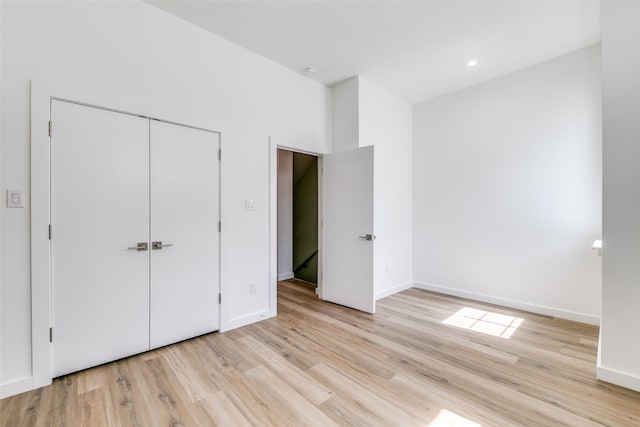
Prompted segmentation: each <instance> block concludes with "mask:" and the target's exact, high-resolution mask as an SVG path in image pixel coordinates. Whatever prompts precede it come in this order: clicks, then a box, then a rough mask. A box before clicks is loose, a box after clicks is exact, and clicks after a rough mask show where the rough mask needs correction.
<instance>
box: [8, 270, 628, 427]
mask: <svg viewBox="0 0 640 427" xmlns="http://www.w3.org/2000/svg"><path fill="white" fill-rule="evenodd" d="M519 319H520V320H519ZM520 322H521V323H520ZM516 326H517V328H516ZM492 334H493V335H492ZM496 335H498V336H496ZM500 335H502V336H500ZM509 335H510V337H509ZM507 337H508V338H507ZM597 340H598V328H596V327H593V326H589V325H584V324H579V323H574V322H569V321H564V320H559V319H553V318H550V317H545V316H539V315H534V314H530V313H526V312H521V311H517V310H510V309H505V308H501V307H497V306H492V305H488V304H482V303H477V302H473V301H469V300H464V299H459V298H454V297H449V296H444V295H441V294H436V293H431V292H427V291H421V290H416V289H411V290H408V291H404V292H401V293H399V294H396V295H393V296H391V297H388V298H385V299H383V300H380V301H379V302H378V311H377V314H375V315H369V314H365V313H361V312H357V311H354V310H350V309H348V308H345V307H341V306H338V305H334V304H329V303H325V302H322V301H319V300H317V299H316V297H315V295H314V293H313V290H312V288H310V287H309V286H306V285H304V284H300V283H295V282H292V281H287V282H281V283H279V293H278V317H277V318H274V319H269V320H266V321H263V322H260V323H257V324H253V325H250V326H246V327H243V328H240V329H236V330H234V331H230V332H228V333H225V334H219V333H214V334H209V335H206V336H202V337H199V338H196V339H193V340H189V341H185V342H182V343H179V344H176V345H172V346H168V347H165V348H162V349H158V350H155V351H152V352H149V353H145V354H141V355H138V356H135V357H131V358H128V359H124V360H121V361H117V362H114V363H110V364H107V365H103V366H99V367H97V368H93V369H89V370H86V371H83V372H79V373H76V374H71V375H67V376H64V377H62V378H59V379H56V380H54V382H53V384H52V385H51V386H48V387H44V388H42V389H39V390H34V391H31V392H28V393H24V394H21V395H18V396H13V397H10V398H7V399H4V400H1V401H0V425H1V426H7V427H9V426H10V427H23V426H24V427H26V426H29V427H30V426H92V427H93V426H154V427H156V426H172V427H176V426H215V425H220V426H296V427H298V426H333V425H341V426H423V427H426V426H433V427H437V426H463V427H471V426H478V425H481V426H560V425H568V426H601V425H608V426H640V393H635V392H632V391H630V390H626V389H623V388H620V387H617V386H613V385H610V384H607V383H604V382H600V381H598V380H596V379H595V364H596V346H597Z"/></svg>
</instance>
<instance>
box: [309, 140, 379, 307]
mask: <svg viewBox="0 0 640 427" xmlns="http://www.w3.org/2000/svg"><path fill="white" fill-rule="evenodd" d="M322 197H323V204H322V211H323V216H322V219H323V226H322V227H323V232H322V234H323V249H322V250H323V265H322V291H321V292H322V295H321V298H322V299H324V300H327V301H331V302H335V303H337V304H341V305H344V306H347V307H352V308H356V309H358V310H362V311H366V312H367V313H374V312H375V298H374V291H373V245H374V239H375V236H374V235H373V147H364V148H357V149H353V150H347V151H340V152H337V153H332V154H327V155H325V156H324V157H323V188H322ZM367 236H368V237H367ZM368 239H370V240H368Z"/></svg>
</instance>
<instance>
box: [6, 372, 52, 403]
mask: <svg viewBox="0 0 640 427" xmlns="http://www.w3.org/2000/svg"><path fill="white" fill-rule="evenodd" d="M49 384H51V379H49V381H48V382H45V383H42V384H36V381H35V378H33V377H26V378H20V379H19V380H15V381H11V382H8V383H4V384H0V399H4V398H5V397H9V396H15V395H16V394H20V393H24V392H26V391H30V390H35V389H37V388H40V387H44V386H46V385H49Z"/></svg>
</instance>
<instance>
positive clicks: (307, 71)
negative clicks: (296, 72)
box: [302, 65, 318, 77]
mask: <svg viewBox="0 0 640 427" xmlns="http://www.w3.org/2000/svg"><path fill="white" fill-rule="evenodd" d="M317 72H318V67H314V66H313V65H310V66H308V67H304V68H303V69H302V74H304V75H305V76H307V77H311V76H313V75H314V74H315V73H317Z"/></svg>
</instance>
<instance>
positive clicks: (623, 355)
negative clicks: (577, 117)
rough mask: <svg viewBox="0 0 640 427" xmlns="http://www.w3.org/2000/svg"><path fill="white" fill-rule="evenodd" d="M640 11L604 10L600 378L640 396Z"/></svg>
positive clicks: (618, 5) (610, 6) (622, 6)
mask: <svg viewBox="0 0 640 427" xmlns="http://www.w3.org/2000/svg"><path fill="white" fill-rule="evenodd" d="M639 20H640V4H638V3H633V2H605V3H604V4H603V30H602V31H603V32H602V73H603V74H602V83H603V131H604V141H603V156H604V163H603V167H604V170H603V172H604V218H603V236H602V237H603V245H604V247H603V265H602V267H603V271H602V273H603V281H602V325H601V329H600V347H599V358H598V359H599V360H598V377H599V378H601V379H605V380H607V381H610V382H613V383H616V384H619V385H622V386H625V387H629V388H633V389H635V390H638V391H640V363H639V361H640V339H638V336H639V335H638V334H639V332H638V331H640V311H639V310H638V307H640V285H639V283H640V246H639V245H638V242H640V120H639V118H640V107H639V105H640V104H639V103H638V100H640V85H638V75H640V58H638V55H637V49H638V43H640V27H639V26H638V22H639Z"/></svg>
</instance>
